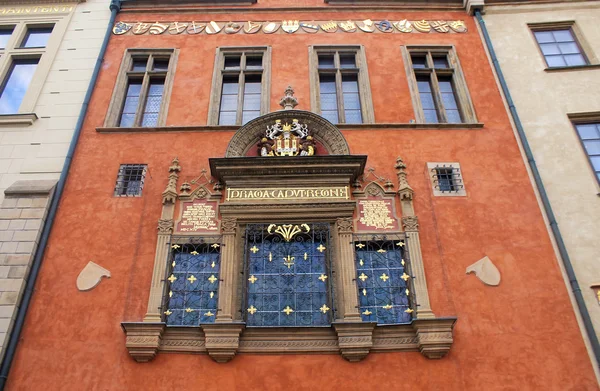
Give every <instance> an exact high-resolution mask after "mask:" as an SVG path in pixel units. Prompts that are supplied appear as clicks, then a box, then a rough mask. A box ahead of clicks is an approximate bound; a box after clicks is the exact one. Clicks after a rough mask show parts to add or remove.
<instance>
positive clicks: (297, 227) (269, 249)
mask: <svg viewBox="0 0 600 391" xmlns="http://www.w3.org/2000/svg"><path fill="white" fill-rule="evenodd" d="M328 247H329V224H326V223H315V224H281V225H276V224H250V225H248V227H247V230H246V270H245V277H246V279H247V281H246V282H247V290H246V306H245V309H246V311H245V312H246V325H247V326H327V325H329V324H331V319H332V312H333V310H332V305H331V303H332V300H331V289H330V281H331V274H330V273H331V270H330V266H329V265H330V260H329V248H328Z"/></svg>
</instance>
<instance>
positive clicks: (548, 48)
mask: <svg viewBox="0 0 600 391" xmlns="http://www.w3.org/2000/svg"><path fill="white" fill-rule="evenodd" d="M540 49H542V53H543V54H544V55H545V56H549V55H553V54H560V49H559V48H558V44H556V43H543V44H541V45H540Z"/></svg>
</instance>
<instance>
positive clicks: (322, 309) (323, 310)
mask: <svg viewBox="0 0 600 391" xmlns="http://www.w3.org/2000/svg"><path fill="white" fill-rule="evenodd" d="M329 309H330V308H329V307H327V305H326V304H323V306H322V307H321V308H319V310H320V311H321V312H322V313H324V314H326V313H327V311H329Z"/></svg>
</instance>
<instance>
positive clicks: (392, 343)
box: [121, 318, 456, 363]
mask: <svg viewBox="0 0 600 391" xmlns="http://www.w3.org/2000/svg"><path fill="white" fill-rule="evenodd" d="M455 322H456V318H428V319H418V320H414V321H413V322H412V323H411V324H402V325H386V326H377V325H376V324H375V323H367V322H356V323H347V322H338V323H334V324H333V325H332V327H319V328H315V327H306V328H294V330H293V331H290V329H289V328H284V327H281V328H246V327H245V324H244V323H212V324H205V325H202V326H200V327H167V326H166V324H165V323H144V322H136V323H122V324H121V326H122V327H123V330H124V331H125V334H126V342H125V346H126V347H127V350H128V351H129V354H130V355H131V357H132V358H133V359H134V360H135V361H137V362H148V361H151V360H152V359H153V358H154V357H155V356H156V354H157V353H159V352H165V353H167V352H168V353H194V354H208V355H209V356H210V357H211V358H212V359H213V360H215V361H216V362H219V363H225V362H228V361H230V360H231V359H232V358H233V357H234V356H235V355H236V354H237V353H261V354H283V353H287V354H289V353H292V354H311V353H313V354H314V353H330V354H341V355H342V357H344V358H345V359H346V360H348V361H350V362H357V361H360V360H362V359H363V358H365V357H366V356H367V355H368V354H369V353H370V352H373V353H378V352H398V351H420V352H421V353H422V354H423V355H424V356H425V357H427V358H430V359H439V358H442V357H444V356H445V355H446V354H447V353H448V351H449V350H450V347H451V346H452V343H453V328H454V324H455Z"/></svg>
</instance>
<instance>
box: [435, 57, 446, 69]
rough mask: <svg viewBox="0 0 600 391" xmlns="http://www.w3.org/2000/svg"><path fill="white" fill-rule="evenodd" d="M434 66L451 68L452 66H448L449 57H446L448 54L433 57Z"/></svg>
mask: <svg viewBox="0 0 600 391" xmlns="http://www.w3.org/2000/svg"><path fill="white" fill-rule="evenodd" d="M433 67H434V68H450V66H448V59H447V58H446V56H439V57H438V56H436V57H433Z"/></svg>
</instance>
